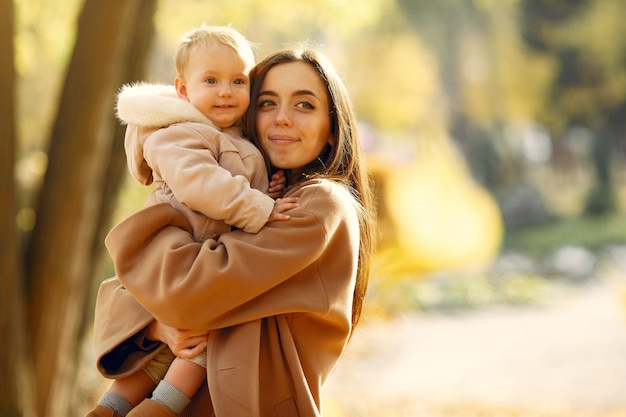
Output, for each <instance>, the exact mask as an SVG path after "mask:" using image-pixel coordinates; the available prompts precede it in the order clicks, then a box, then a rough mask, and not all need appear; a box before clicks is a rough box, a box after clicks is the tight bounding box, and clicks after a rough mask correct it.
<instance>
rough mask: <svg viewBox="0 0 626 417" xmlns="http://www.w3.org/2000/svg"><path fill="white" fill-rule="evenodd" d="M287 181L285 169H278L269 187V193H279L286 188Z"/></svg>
mask: <svg viewBox="0 0 626 417" xmlns="http://www.w3.org/2000/svg"><path fill="white" fill-rule="evenodd" d="M286 182H287V177H286V176H285V171H283V170H282V169H281V170H279V171H276V173H275V174H274V175H272V178H271V181H270V185H269V188H268V189H267V192H268V194H272V193H277V192H279V191H282V190H284V189H285V183H286Z"/></svg>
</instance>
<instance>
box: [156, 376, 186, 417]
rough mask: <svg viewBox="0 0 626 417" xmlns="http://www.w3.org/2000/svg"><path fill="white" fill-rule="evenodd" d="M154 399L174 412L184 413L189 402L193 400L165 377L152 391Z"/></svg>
mask: <svg viewBox="0 0 626 417" xmlns="http://www.w3.org/2000/svg"><path fill="white" fill-rule="evenodd" d="M152 399H153V400H154V401H156V402H158V403H159V404H162V405H164V406H165V407H167V408H169V409H170V410H171V411H172V413H174V414H180V413H182V411H183V410H184V409H185V407H187V404H189V403H190V402H191V399H190V398H187V396H186V395H185V394H183V393H182V392H180V391H179V390H178V388H176V387H175V386H174V385H172V384H170V383H169V382H167V381H166V380H164V379H163V380H161V382H159V385H157V387H156V388H155V389H154V391H153V392H152Z"/></svg>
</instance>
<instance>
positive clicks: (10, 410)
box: [0, 0, 28, 417]
mask: <svg viewBox="0 0 626 417" xmlns="http://www.w3.org/2000/svg"><path fill="white" fill-rule="evenodd" d="M13 28H14V9H13V2H12V0H0V57H1V59H0V62H1V63H2V70H0V91H2V94H0V277H1V279H0V334H1V335H2V336H3V337H5V338H6V339H5V342H4V343H3V348H2V351H3V353H2V354H1V355H0V415H1V416H7V417H13V416H15V417H17V416H21V415H22V410H21V409H20V397H19V395H20V392H21V391H22V390H21V389H20V386H23V385H25V384H24V382H25V381H24V378H25V377H26V376H27V375H28V372H25V370H24V368H23V366H25V364H26V362H25V361H24V354H25V350H24V348H25V343H24V333H23V329H24V328H25V323H24V319H23V317H22V314H21V312H22V308H21V307H22V306H21V300H22V287H21V286H22V280H21V269H20V262H19V250H18V248H19V237H18V231H17V227H16V222H15V218H16V214H17V213H16V190H15V188H16V186H15V181H14V176H13V172H14V167H15V142H16V138H15V107H14V102H15V101H14V98H15V68H14V65H13V55H14V47H13V39H14V33H13Z"/></svg>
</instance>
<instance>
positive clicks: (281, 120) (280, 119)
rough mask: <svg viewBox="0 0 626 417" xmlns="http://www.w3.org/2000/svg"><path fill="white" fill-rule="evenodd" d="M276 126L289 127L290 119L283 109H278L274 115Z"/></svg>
mask: <svg viewBox="0 0 626 417" xmlns="http://www.w3.org/2000/svg"><path fill="white" fill-rule="evenodd" d="M276 124H277V125H279V126H291V118H290V117H289V115H288V114H287V112H286V111H285V110H284V109H280V110H279V111H278V113H277V114H276Z"/></svg>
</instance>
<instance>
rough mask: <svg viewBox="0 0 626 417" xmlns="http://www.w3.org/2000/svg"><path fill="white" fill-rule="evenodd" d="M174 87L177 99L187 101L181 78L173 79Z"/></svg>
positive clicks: (185, 89)
mask: <svg viewBox="0 0 626 417" xmlns="http://www.w3.org/2000/svg"><path fill="white" fill-rule="evenodd" d="M174 87H176V93H177V94H178V97H180V98H182V99H184V100H187V101H189V97H188V96H187V87H186V86H185V81H184V80H183V79H182V78H181V77H176V79H174Z"/></svg>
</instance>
